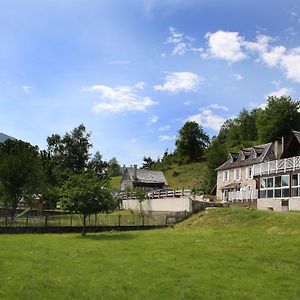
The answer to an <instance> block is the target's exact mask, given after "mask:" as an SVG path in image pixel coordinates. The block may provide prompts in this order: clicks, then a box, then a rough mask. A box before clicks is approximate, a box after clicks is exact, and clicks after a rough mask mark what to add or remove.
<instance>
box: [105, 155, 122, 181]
mask: <svg viewBox="0 0 300 300" xmlns="http://www.w3.org/2000/svg"><path fill="white" fill-rule="evenodd" d="M107 173H108V176H109V177H113V176H121V175H122V168H121V166H120V165H119V163H118V161H117V159H116V158H115V157H113V158H112V159H110V160H109V161H108V170H107Z"/></svg>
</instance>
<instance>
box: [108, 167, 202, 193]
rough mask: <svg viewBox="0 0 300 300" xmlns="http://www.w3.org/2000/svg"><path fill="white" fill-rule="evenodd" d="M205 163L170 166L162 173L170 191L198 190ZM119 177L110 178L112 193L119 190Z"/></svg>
mask: <svg viewBox="0 0 300 300" xmlns="http://www.w3.org/2000/svg"><path fill="white" fill-rule="evenodd" d="M206 168H207V166H206V163H205V162H201V163H191V164H188V165H182V166H179V165H176V164H173V165H171V166H170V167H169V168H168V169H167V170H165V171H163V172H164V175H165V177H166V179H167V181H168V184H169V188H170V189H182V188H185V189H188V188H199V187H200V184H201V181H202V179H203V177H204V176H205V172H206ZM120 182H121V176H116V177H112V179H111V187H112V189H113V190H114V191H118V190H119V189H120Z"/></svg>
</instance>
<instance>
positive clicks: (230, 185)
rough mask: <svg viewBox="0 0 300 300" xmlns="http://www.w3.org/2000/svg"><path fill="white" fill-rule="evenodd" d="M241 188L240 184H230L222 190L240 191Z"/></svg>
mask: <svg viewBox="0 0 300 300" xmlns="http://www.w3.org/2000/svg"><path fill="white" fill-rule="evenodd" d="M240 187H241V184H240V183H229V184H228V185H225V186H223V187H222V190H229V189H237V190H239V189H240Z"/></svg>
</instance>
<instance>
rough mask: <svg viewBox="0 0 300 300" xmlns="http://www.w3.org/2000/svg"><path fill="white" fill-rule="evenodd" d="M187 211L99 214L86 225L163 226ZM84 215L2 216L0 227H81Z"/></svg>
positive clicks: (175, 221) (180, 218) (92, 216)
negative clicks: (13, 217)
mask: <svg viewBox="0 0 300 300" xmlns="http://www.w3.org/2000/svg"><path fill="white" fill-rule="evenodd" d="M186 216H187V213H186V212H176V213H150V214H132V215H125V214H98V215H89V216H88V217H87V218H86V226H94V227H97V226H128V227H130V226H163V225H170V224H174V223H177V222H179V221H181V220H183V219H184V218H185V217H186ZM79 226H83V216H82V215H79V214H61V215H43V216H42V215H41V216H27V217H21V218H15V219H14V220H11V218H9V217H0V227H79Z"/></svg>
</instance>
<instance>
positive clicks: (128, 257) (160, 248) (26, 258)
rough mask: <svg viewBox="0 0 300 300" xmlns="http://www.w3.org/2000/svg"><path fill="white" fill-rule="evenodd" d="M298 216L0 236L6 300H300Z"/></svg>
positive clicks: (215, 215)
mask: <svg viewBox="0 0 300 300" xmlns="http://www.w3.org/2000/svg"><path fill="white" fill-rule="evenodd" d="M299 248H300V214H299V213H286V214H279V213H272V212H262V211H252V210H246V209H240V208H230V209H215V210H210V211H209V212H208V213H207V214H199V215H195V216H193V217H192V218H190V219H189V220H187V221H185V222H183V223H182V224H179V225H177V226H175V228H174V229H172V228H170V229H163V230H151V231H137V232H122V233H121V232H111V233H100V234H88V235H87V236H86V237H85V238H83V237H81V236H80V235H79V234H67V235H65V234H60V235H54V234H53V235H2V236H0V270H1V272H0V281H1V285H0V299H12V300H13V299H56V300H59V299H299V298H300V285H299V276H300V251H299Z"/></svg>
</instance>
